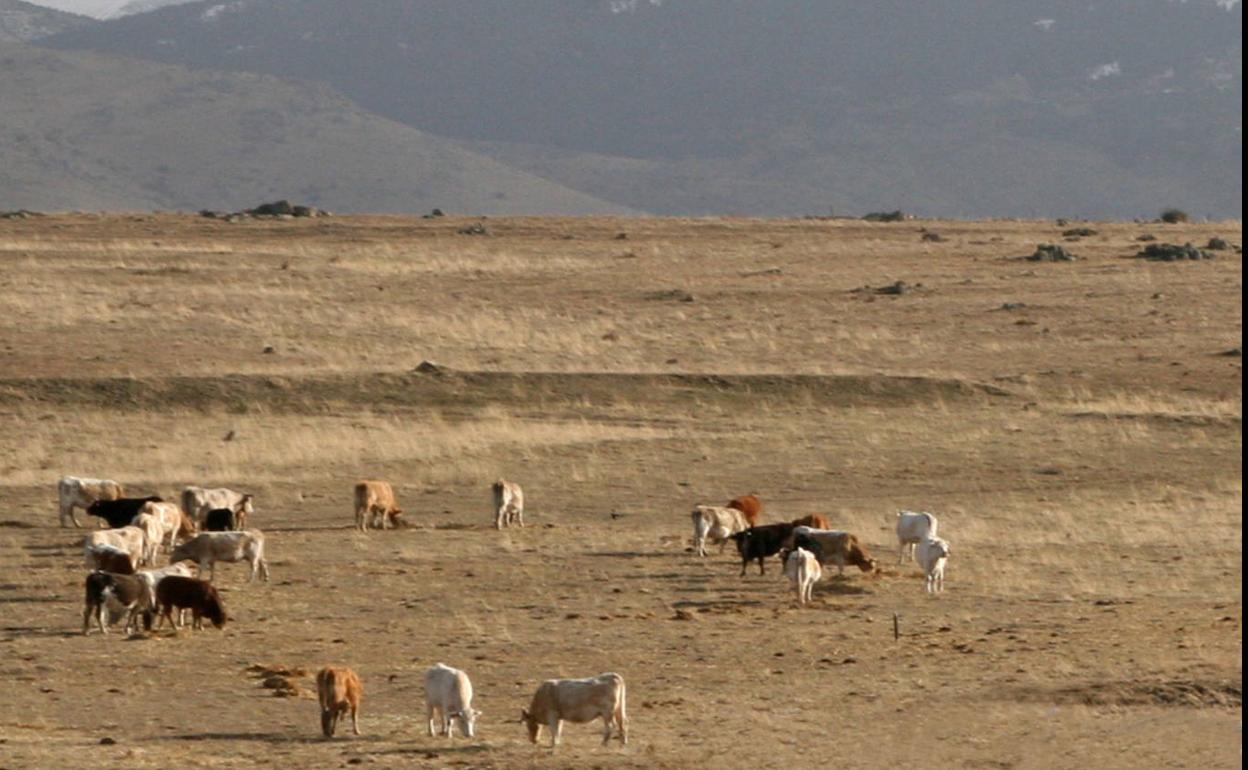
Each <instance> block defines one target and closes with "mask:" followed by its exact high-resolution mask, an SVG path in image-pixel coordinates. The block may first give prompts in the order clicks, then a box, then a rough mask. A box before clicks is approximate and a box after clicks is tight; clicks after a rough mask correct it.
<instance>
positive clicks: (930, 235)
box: [919, 230, 947, 243]
mask: <svg viewBox="0 0 1248 770" xmlns="http://www.w3.org/2000/svg"><path fill="white" fill-rule="evenodd" d="M919 240H920V241H923V242H924V243H944V242H945V241H946V240H947V239H946V238H945V236H943V235H941V234H940V233H938V232H934V231H932V230H924V231H923V234H922V235H921V236H919Z"/></svg>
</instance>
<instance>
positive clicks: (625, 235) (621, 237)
mask: <svg viewBox="0 0 1248 770" xmlns="http://www.w3.org/2000/svg"><path fill="white" fill-rule="evenodd" d="M615 239H616V240H617V241H627V240H628V233H616V234H615Z"/></svg>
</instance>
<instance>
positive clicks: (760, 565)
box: [758, 556, 767, 575]
mask: <svg viewBox="0 0 1248 770" xmlns="http://www.w3.org/2000/svg"><path fill="white" fill-rule="evenodd" d="M766 559H767V557H766V556H760V557H758V574H760V575H766V574H767V570H765V569H764V568H763V562H764V561H766Z"/></svg>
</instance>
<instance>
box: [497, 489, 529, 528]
mask: <svg viewBox="0 0 1248 770" xmlns="http://www.w3.org/2000/svg"><path fill="white" fill-rule="evenodd" d="M490 489H491V491H492V492H493V493H494V529H502V528H503V527H510V526H511V525H512V524H515V525H516V526H519V527H523V526H524V490H523V489H521V488H520V485H519V484H517V483H516V482H514V481H507V480H506V479H499V480H498V481H495V482H494V484H493V486H491V487H490Z"/></svg>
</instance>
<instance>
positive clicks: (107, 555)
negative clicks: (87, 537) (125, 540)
mask: <svg viewBox="0 0 1248 770" xmlns="http://www.w3.org/2000/svg"><path fill="white" fill-rule="evenodd" d="M85 550H86V562H87V569H90V570H99V571H101V572H115V573H117V574H118V575H133V574H134V559H132V558H130V554H129V553H127V552H126V551H123V550H121V549H120V548H118V547H117V546H114V545H107V544H104V543H101V544H99V545H88V546H87V547H86V549H85Z"/></svg>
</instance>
